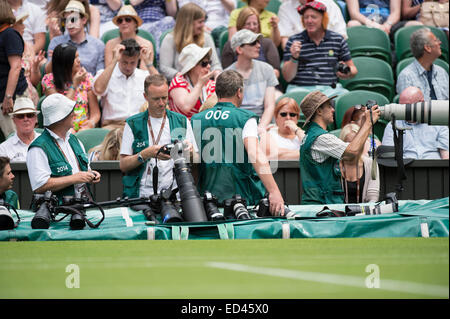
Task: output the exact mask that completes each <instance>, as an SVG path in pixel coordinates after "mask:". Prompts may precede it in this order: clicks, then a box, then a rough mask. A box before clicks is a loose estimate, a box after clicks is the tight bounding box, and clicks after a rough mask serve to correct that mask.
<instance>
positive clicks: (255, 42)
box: [246, 40, 259, 47]
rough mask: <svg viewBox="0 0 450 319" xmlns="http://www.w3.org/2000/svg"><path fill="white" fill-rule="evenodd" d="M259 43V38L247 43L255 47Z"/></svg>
mask: <svg viewBox="0 0 450 319" xmlns="http://www.w3.org/2000/svg"><path fill="white" fill-rule="evenodd" d="M257 43H259V40H255V41H253V42H252V43H246V45H249V46H251V47H254V46H255V45H256V44H257Z"/></svg>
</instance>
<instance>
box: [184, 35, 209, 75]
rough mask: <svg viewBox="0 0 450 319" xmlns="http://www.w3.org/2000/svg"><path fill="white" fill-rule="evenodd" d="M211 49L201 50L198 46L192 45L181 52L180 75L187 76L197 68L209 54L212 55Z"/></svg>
mask: <svg viewBox="0 0 450 319" xmlns="http://www.w3.org/2000/svg"><path fill="white" fill-rule="evenodd" d="M211 52H212V49H211V48H200V47H199V46H198V45H197V44H195V43H191V44H189V45H187V46H185V47H184V48H183V50H181V53H180V56H179V57H178V63H179V64H180V65H181V71H180V73H181V74H182V75H185V74H186V73H188V72H189V71H190V70H191V69H192V68H193V67H194V66H196V65H197V64H198V63H199V62H200V61H201V60H203V58H204V57H205V56H206V55H207V54H211Z"/></svg>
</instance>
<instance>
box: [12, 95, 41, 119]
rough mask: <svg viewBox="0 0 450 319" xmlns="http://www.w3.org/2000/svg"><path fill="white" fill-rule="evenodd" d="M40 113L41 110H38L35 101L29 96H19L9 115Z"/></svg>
mask: <svg viewBox="0 0 450 319" xmlns="http://www.w3.org/2000/svg"><path fill="white" fill-rule="evenodd" d="M29 113H34V114H39V111H38V110H36V107H35V106H34V103H33V101H32V100H31V99H30V98H28V97H18V98H17V99H16V101H15V102H14V108H13V111H12V112H11V113H9V116H14V115H16V114H29Z"/></svg>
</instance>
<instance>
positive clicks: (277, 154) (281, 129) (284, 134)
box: [260, 97, 305, 161]
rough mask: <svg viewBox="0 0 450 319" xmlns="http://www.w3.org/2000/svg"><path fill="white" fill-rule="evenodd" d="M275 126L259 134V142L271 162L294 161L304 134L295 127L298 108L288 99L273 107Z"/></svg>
mask: <svg viewBox="0 0 450 319" xmlns="http://www.w3.org/2000/svg"><path fill="white" fill-rule="evenodd" d="M274 114H275V123H276V125H275V126H270V129H269V130H268V131H267V132H263V133H262V134H260V142H261V145H262V146H263V147H264V149H265V152H266V156H267V158H268V159H271V160H277V161H282V160H296V161H298V159H299V157H300V152H299V151H300V143H301V141H302V140H303V137H304V136H305V132H304V131H303V130H302V129H301V128H300V127H298V126H297V122H298V119H299V117H300V107H299V106H298V104H297V102H296V101H295V100H294V99H293V98H290V97H284V98H282V99H280V100H279V101H278V103H277V105H276V106H275V113H274Z"/></svg>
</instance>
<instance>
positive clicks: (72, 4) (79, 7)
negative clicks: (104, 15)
mask: <svg viewBox="0 0 450 319" xmlns="http://www.w3.org/2000/svg"><path fill="white" fill-rule="evenodd" d="M64 12H78V13H80V14H82V15H84V16H86V9H85V8H84V5H83V4H82V3H81V2H80V1H76V0H71V1H69V3H68V4H67V6H66V8H65V9H64V11H63V13H64Z"/></svg>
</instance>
